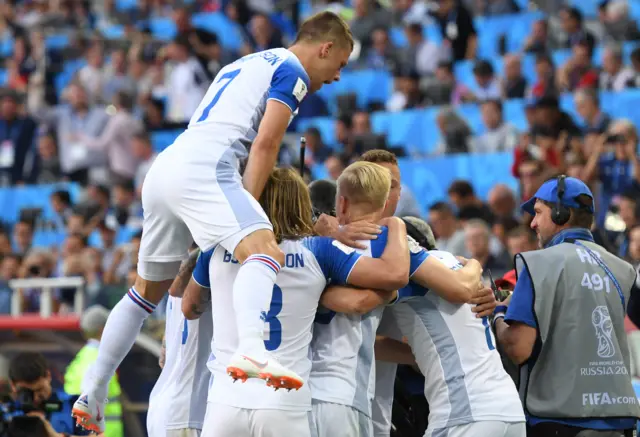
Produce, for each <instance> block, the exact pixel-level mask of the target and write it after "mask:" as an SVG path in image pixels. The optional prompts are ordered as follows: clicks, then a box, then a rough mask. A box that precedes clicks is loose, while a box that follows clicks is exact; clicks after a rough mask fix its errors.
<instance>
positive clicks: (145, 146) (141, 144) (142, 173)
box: [131, 131, 308, 198]
mask: <svg viewBox="0 0 640 437" xmlns="http://www.w3.org/2000/svg"><path fill="white" fill-rule="evenodd" d="M307 141H308V140H307ZM131 149H132V152H133V156H134V157H135V159H136V160H137V161H138V162H139V165H138V168H137V169H136V173H135V178H134V183H135V186H136V193H137V194H138V198H139V197H140V194H141V193H142V183H143V182H144V178H145V177H146V176H147V172H148V171H149V168H151V164H153V161H154V160H155V159H156V156H157V154H156V153H155V152H154V151H153V145H152V144H151V137H150V136H149V134H148V133H146V132H144V131H140V132H137V133H136V134H134V135H133V137H132V138H131Z"/></svg>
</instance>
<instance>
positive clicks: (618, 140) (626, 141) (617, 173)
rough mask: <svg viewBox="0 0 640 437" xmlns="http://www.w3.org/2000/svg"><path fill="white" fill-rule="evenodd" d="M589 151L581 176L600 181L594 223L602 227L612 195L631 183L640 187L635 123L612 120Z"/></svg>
mask: <svg viewBox="0 0 640 437" xmlns="http://www.w3.org/2000/svg"><path fill="white" fill-rule="evenodd" d="M590 152H591V153H590V155H589V160H588V161H587V164H586V165H585V166H584V169H583V171H582V174H581V175H580V179H582V180H583V181H586V182H587V183H588V182H590V181H591V180H592V179H594V178H597V179H598V180H599V181H600V184H601V189H600V199H599V203H598V205H599V206H598V207H599V208H600V211H599V212H598V214H597V216H596V223H597V225H598V227H601V228H602V227H603V224H604V220H605V218H606V215H607V211H608V210H609V206H610V205H611V203H612V201H613V198H614V196H617V195H620V194H622V193H624V192H625V191H626V190H627V189H629V188H630V187H632V186H634V185H635V186H639V187H640V183H639V181H640V171H639V170H640V166H639V165H638V132H637V130H636V128H635V126H634V124H633V123H632V122H631V121H629V120H616V121H614V122H613V123H612V124H611V125H610V127H609V130H608V132H607V133H605V134H603V135H601V136H600V137H599V138H598V139H596V140H595V141H594V143H593V148H592V150H591V151H590Z"/></svg>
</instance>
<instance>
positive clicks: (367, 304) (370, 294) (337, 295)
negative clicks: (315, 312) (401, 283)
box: [320, 285, 397, 314]
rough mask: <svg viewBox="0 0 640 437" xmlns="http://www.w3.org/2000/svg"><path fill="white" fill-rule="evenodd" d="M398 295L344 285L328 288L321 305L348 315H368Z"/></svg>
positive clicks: (392, 292)
mask: <svg viewBox="0 0 640 437" xmlns="http://www.w3.org/2000/svg"><path fill="white" fill-rule="evenodd" d="M396 295H397V291H395V290H394V291H384V290H367V289H363V288H354V287H348V286H343V285H332V286H330V287H328V288H327V289H326V290H325V291H324V292H323V293H322V296H321V297H320V304H321V305H322V306H323V307H325V308H327V309H330V310H331V311H335V312H336V313H346V314H366V313H368V312H370V311H372V310H373V309H375V308H377V307H379V306H380V305H386V304H388V303H389V302H391V301H392V300H393V299H394V298H395V297H396Z"/></svg>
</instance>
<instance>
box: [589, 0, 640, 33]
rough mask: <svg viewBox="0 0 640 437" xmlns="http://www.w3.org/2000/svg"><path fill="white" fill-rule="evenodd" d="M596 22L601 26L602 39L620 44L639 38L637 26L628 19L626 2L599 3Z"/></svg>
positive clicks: (607, 1)
mask: <svg viewBox="0 0 640 437" xmlns="http://www.w3.org/2000/svg"><path fill="white" fill-rule="evenodd" d="M598 21H599V22H600V25H601V26H602V31H603V34H604V35H603V36H604V38H603V39H608V40H613V41H618V42H622V41H634V40H637V39H638V38H640V31H638V25H637V24H636V23H635V21H634V20H633V19H632V18H631V17H629V3H628V2H627V0H614V1H610V0H606V1H603V2H602V3H600V6H599V8H598Z"/></svg>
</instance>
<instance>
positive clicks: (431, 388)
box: [391, 224, 526, 437]
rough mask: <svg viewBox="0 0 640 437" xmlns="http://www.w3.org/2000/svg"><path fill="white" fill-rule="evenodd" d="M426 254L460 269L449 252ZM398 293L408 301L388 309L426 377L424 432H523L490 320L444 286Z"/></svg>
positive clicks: (494, 436)
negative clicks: (454, 300) (426, 422)
mask: <svg viewBox="0 0 640 437" xmlns="http://www.w3.org/2000/svg"><path fill="white" fill-rule="evenodd" d="M425 226H427V225H426V224H425ZM429 255H430V259H433V260H438V261H439V262H441V263H443V264H444V265H445V266H447V267H448V268H450V269H452V270H458V269H461V268H462V265H461V264H460V262H459V261H458V260H457V259H456V258H455V257H454V256H453V255H451V254H450V253H448V252H442V251H436V250H432V251H429ZM399 294H400V297H399V300H404V299H405V298H406V300H405V301H404V302H401V303H398V304H396V305H394V306H393V307H392V309H391V311H392V312H393V314H394V315H395V320H396V321H397V323H398V326H399V328H400V331H401V332H402V334H403V335H404V336H405V337H407V340H408V342H409V345H410V346H411V349H412V351H413V354H414V355H415V359H416V362H417V364H418V366H419V367H420V370H421V372H422V374H423V375H424V377H425V389H424V390H425V397H426V398H427V401H428V402H429V411H430V413H429V426H428V428H427V432H426V434H425V436H426V437H432V436H435V437H438V436H449V437H459V436H460V437H462V436H468V435H473V436H478V437H524V436H525V434H526V428H525V417H524V411H523V409H522V405H521V403H520V402H519V397H518V392H517V390H516V387H515V385H514V384H513V381H512V379H511V378H510V377H509V375H508V374H507V373H506V371H505V370H504V368H503V366H502V361H501V359H500V355H499V354H498V352H497V350H496V348H495V339H494V337H493V333H492V332H491V329H490V328H489V322H488V320H487V319H486V318H485V317H483V318H477V317H476V316H475V314H473V313H472V311H471V306H470V305H469V304H467V303H462V304H460V303H451V302H449V301H447V300H445V298H447V297H449V296H448V295H447V293H446V291H444V289H442V290H435V289H434V290H430V291H428V290H427V289H425V288H424V287H421V286H419V285H417V284H415V283H413V282H411V283H410V284H409V285H408V286H407V287H405V288H404V289H402V290H400V291H399Z"/></svg>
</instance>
